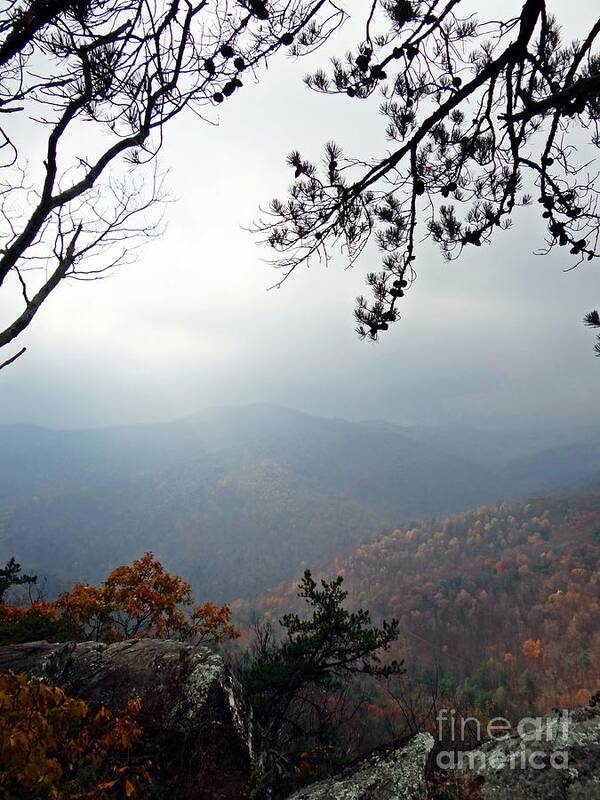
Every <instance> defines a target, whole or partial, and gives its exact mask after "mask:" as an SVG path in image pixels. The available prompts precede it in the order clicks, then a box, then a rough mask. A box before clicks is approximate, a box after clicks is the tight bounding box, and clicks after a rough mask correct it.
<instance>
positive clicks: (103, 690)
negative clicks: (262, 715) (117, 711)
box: [0, 639, 252, 800]
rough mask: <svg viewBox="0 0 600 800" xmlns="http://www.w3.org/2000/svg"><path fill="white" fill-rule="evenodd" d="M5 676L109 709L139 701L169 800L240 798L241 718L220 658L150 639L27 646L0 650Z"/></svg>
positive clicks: (247, 743)
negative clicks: (20, 676) (38, 680)
mask: <svg viewBox="0 0 600 800" xmlns="http://www.w3.org/2000/svg"><path fill="white" fill-rule="evenodd" d="M9 670H12V671H13V672H24V673H27V674H30V675H37V676H40V677H43V678H45V679H46V680H48V681H49V682H51V683H55V684H59V685H61V686H64V687H65V688H66V689H67V691H68V692H69V693H70V694H72V695H73V696H75V697H79V698H81V699H83V700H86V701H89V702H91V703H99V704H103V705H105V706H107V707H110V708H121V707H124V706H125V705H126V703H127V701H128V700H129V699H130V698H131V697H132V696H138V697H139V698H140V701H141V709H142V710H141V722H142V724H143V726H144V731H145V734H144V748H145V750H144V752H147V753H148V754H149V756H150V758H152V760H153V761H154V762H155V764H156V766H157V770H156V771H155V778H156V788H157V790H158V791H159V796H160V797H165V798H169V800H208V799H209V798H210V800H215V798H219V800H240V798H242V797H243V796H244V794H245V787H246V784H247V781H248V777H249V773H250V769H251V765H252V741H251V733H250V726H249V722H248V714H247V712H246V708H245V705H244V702H243V700H242V698H241V696H240V693H239V690H238V687H237V685H236V683H235V681H234V680H233V678H232V676H231V673H230V672H229V670H228V669H227V667H226V666H225V664H224V662H223V660H222V658H220V656H218V655H216V654H214V653H212V652H211V651H210V650H208V649H206V648H203V647H194V646H191V645H186V644H181V643H179V642H171V641H160V640H152V639H140V640H131V641H127V642H118V643H116V644H110V645H106V644H101V643H98V642H83V643H79V644H75V643H68V644H49V643H48V642H33V643H30V644H20V645H12V646H8V647H3V648H0V673H2V672H7V671H9Z"/></svg>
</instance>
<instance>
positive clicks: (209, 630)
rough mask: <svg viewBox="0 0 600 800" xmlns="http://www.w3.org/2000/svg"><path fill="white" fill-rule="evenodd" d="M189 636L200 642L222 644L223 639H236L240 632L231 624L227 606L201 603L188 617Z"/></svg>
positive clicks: (229, 610)
mask: <svg viewBox="0 0 600 800" xmlns="http://www.w3.org/2000/svg"><path fill="white" fill-rule="evenodd" d="M190 622H191V631H190V633H191V635H192V636H193V637H195V638H197V639H199V640H200V641H213V642H217V643H221V642H224V641H225V639H238V638H239V637H240V635H241V632H240V631H239V630H238V629H237V628H236V627H235V626H234V625H232V624H231V609H230V608H229V606H216V605H215V604H214V603H203V604H202V605H201V606H198V608H196V609H194V611H193V612H192V613H191V615H190Z"/></svg>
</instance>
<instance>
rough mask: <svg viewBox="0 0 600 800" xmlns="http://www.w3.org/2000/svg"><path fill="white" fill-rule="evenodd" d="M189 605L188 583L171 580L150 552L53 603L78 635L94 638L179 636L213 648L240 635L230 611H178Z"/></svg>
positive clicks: (210, 608) (201, 608) (174, 577)
mask: <svg viewBox="0 0 600 800" xmlns="http://www.w3.org/2000/svg"><path fill="white" fill-rule="evenodd" d="M191 604H192V590H191V586H190V584H189V583H187V581H184V580H183V579H182V578H180V577H178V576H177V575H170V574H169V573H168V572H167V571H166V570H165V568H164V567H163V565H162V564H161V563H160V561H157V560H156V558H155V557H154V555H153V554H152V553H146V554H145V555H144V556H143V557H142V558H140V559H137V560H136V561H134V562H133V563H132V564H130V565H129V566H121V567H117V568H116V569H114V570H113V571H112V572H111V573H110V575H109V576H108V578H107V579H106V580H105V581H104V582H103V583H102V584H101V585H100V586H99V587H96V586H89V585H84V584H77V585H76V586H75V587H74V588H73V590H72V591H71V592H68V593H67V594H63V595H62V596H61V597H60V598H59V600H58V607H59V608H60V610H61V611H62V613H64V614H66V615H67V616H68V617H69V618H70V619H71V620H72V621H73V622H74V623H75V624H76V626H77V627H78V628H79V629H80V631H81V633H82V635H85V636H93V637H94V638H96V639H103V640H107V641H118V640H120V639H130V638H138V637H142V636H147V637H153V638H159V639H162V638H170V637H178V638H181V639H194V640H195V641H205V642H215V643H216V642H222V641H224V640H225V639H227V638H228V639H233V638H236V637H237V636H239V631H238V630H237V629H236V628H235V627H234V626H233V625H232V624H231V622H230V617H231V610H230V608H229V606H222V607H219V606H216V605H214V604H213V603H204V604H203V605H201V606H199V607H198V608H196V609H195V610H193V611H192V612H191V614H187V613H186V612H185V611H184V610H183V609H182V607H185V606H190V605H191Z"/></svg>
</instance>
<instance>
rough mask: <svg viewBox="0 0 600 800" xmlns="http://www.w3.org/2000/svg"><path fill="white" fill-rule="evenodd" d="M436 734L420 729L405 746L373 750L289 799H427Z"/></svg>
mask: <svg viewBox="0 0 600 800" xmlns="http://www.w3.org/2000/svg"><path fill="white" fill-rule="evenodd" d="M433 744H434V740H433V737H432V736H431V735H430V734H428V733H418V734H417V735H416V736H415V737H414V738H413V739H411V741H410V742H409V743H408V744H407V745H405V746H404V747H400V748H397V749H395V750H389V751H387V752H379V753H373V754H372V755H370V756H368V757H367V758H365V759H362V760H361V761H359V762H358V763H357V764H356V765H355V766H354V767H350V768H348V769H347V770H344V772H343V773H342V774H341V775H339V776H337V777H336V778H329V779H328V780H324V781H320V782H319V783H315V784H313V785H312V786H308V787H307V788H305V789H301V790H300V791H298V792H296V793H295V794H293V795H292V796H291V797H290V798H289V800H424V798H426V797H427V794H426V785H425V765H426V763H427V760H428V758H429V753H430V752H431V750H432V748H433Z"/></svg>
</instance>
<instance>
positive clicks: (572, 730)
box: [461, 707, 600, 800]
mask: <svg viewBox="0 0 600 800" xmlns="http://www.w3.org/2000/svg"><path fill="white" fill-rule="evenodd" d="M536 732H537V736H536ZM523 733H524V734H525V737H522V736H520V735H519V733H518V732H515V733H514V734H513V735H511V736H510V738H508V739H507V740H505V741H491V742H488V743H487V744H485V745H483V746H482V747H480V748H479V749H477V750H474V751H471V752H470V753H468V754H465V756H464V757H465V759H466V763H465V762H464V761H463V764H462V769H461V772H463V773H466V774H467V775H471V776H474V777H476V778H477V779H478V782H479V792H480V795H481V797H482V798H483V800H600V708H591V707H589V708H585V709H577V710H575V711H572V712H570V713H569V712H564V715H563V714H562V713H561V714H557V715H556V716H554V717H541V718H539V720H535V724H534V723H533V722H531V723H528V724H527V725H526V726H524V728H523ZM530 736H531V737H532V738H531V740H529V737H530ZM534 736H536V738H533V737H534Z"/></svg>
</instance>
